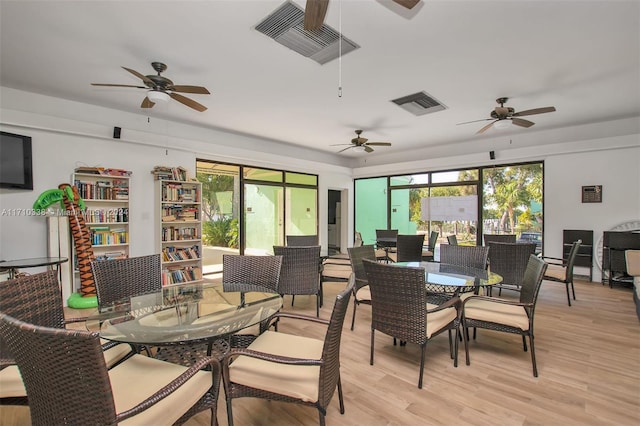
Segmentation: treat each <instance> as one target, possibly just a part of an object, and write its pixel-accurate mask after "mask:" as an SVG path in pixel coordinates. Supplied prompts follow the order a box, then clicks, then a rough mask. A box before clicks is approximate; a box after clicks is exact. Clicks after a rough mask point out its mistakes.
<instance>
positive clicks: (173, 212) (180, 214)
mask: <svg viewBox="0 0 640 426" xmlns="http://www.w3.org/2000/svg"><path fill="white" fill-rule="evenodd" d="M198 214H199V210H198V209H197V208H195V207H184V206H170V207H164V208H163V209H162V221H163V222H173V221H195V220H198V218H199V216H198Z"/></svg>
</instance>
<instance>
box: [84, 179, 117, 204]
mask: <svg viewBox="0 0 640 426" xmlns="http://www.w3.org/2000/svg"><path fill="white" fill-rule="evenodd" d="M74 185H75V186H76V188H78V194H80V197H81V198H82V199H84V200H128V199H129V186H128V182H126V181H116V180H114V181H113V182H111V181H96V182H84V181H80V180H76V181H75V182H74Z"/></svg>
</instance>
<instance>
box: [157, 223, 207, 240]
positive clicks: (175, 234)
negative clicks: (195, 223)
mask: <svg viewBox="0 0 640 426" xmlns="http://www.w3.org/2000/svg"><path fill="white" fill-rule="evenodd" d="M198 239H200V230H199V229H198V228H182V227H174V226H168V227H164V228H162V241H180V240H198Z"/></svg>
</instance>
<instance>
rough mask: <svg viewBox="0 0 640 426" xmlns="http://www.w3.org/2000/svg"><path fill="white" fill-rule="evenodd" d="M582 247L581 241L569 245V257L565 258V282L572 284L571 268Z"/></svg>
mask: <svg viewBox="0 0 640 426" xmlns="http://www.w3.org/2000/svg"><path fill="white" fill-rule="evenodd" d="M581 245H582V240H577V241H574V242H573V243H572V244H571V250H570V251H569V257H568V258H567V275H566V281H567V282H571V283H573V267H574V266H575V264H576V258H577V257H578V251H579V250H580V246H581Z"/></svg>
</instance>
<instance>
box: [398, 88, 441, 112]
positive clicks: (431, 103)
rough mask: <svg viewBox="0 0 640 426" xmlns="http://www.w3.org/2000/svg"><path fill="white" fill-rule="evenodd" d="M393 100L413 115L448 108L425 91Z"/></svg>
mask: <svg viewBox="0 0 640 426" xmlns="http://www.w3.org/2000/svg"><path fill="white" fill-rule="evenodd" d="M391 102H393V103H395V104H397V105H398V106H399V107H400V108H403V109H406V110H407V111H409V112H410V113H411V114H413V115H425V114H429V113H432V112H436V111H442V110H444V109H446V108H447V107H446V106H444V105H443V104H441V103H440V102H438V101H437V100H435V99H434V98H433V97H432V96H431V95H428V94H426V93H425V92H418V93H414V94H413V95H408V96H403V97H401V98H398V99H393V100H392V101H391Z"/></svg>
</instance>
